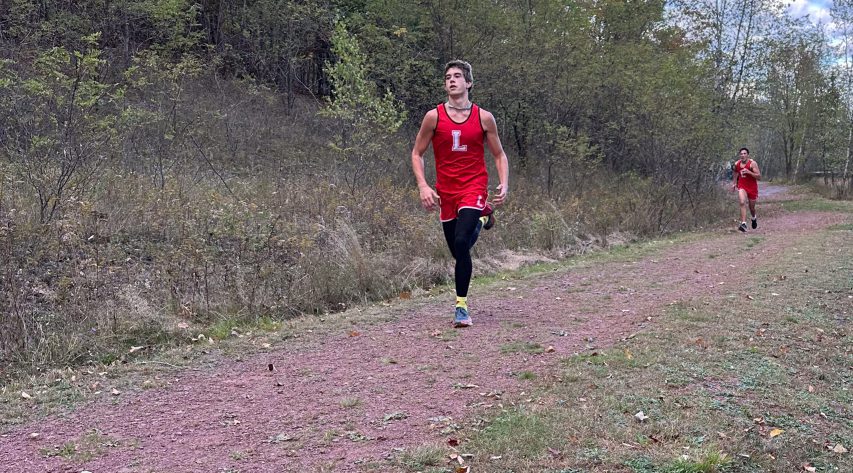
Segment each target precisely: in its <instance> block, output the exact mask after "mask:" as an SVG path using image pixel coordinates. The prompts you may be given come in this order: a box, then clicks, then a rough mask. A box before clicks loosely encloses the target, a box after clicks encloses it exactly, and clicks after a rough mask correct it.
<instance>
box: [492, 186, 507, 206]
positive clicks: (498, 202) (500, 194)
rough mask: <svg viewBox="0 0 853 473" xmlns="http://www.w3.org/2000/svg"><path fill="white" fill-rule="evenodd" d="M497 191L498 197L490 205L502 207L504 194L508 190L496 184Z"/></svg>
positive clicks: (504, 198) (504, 199)
mask: <svg viewBox="0 0 853 473" xmlns="http://www.w3.org/2000/svg"><path fill="white" fill-rule="evenodd" d="M497 189H498V195H496V196H495V198H494V199H492V203H493V204H495V205H503V203H504V201H506V194H507V192H508V191H509V189H507V188H505V187H504V186H503V184H498V187H497Z"/></svg>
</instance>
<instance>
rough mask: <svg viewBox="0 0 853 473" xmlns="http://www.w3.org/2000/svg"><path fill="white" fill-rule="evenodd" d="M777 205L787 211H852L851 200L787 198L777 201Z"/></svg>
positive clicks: (852, 202)
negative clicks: (786, 199)
mask: <svg viewBox="0 0 853 473" xmlns="http://www.w3.org/2000/svg"><path fill="white" fill-rule="evenodd" d="M779 205H780V206H781V207H782V208H783V209H785V210H787V211H789V212H800V211H817V212H853V201H844V200H827V199H820V198H807V199H799V200H788V201H782V202H779Z"/></svg>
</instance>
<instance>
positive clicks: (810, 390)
mask: <svg viewBox="0 0 853 473" xmlns="http://www.w3.org/2000/svg"><path fill="white" fill-rule="evenodd" d="M809 392H810V393H813V392H814V386H812V385H811V384H810V385H809Z"/></svg>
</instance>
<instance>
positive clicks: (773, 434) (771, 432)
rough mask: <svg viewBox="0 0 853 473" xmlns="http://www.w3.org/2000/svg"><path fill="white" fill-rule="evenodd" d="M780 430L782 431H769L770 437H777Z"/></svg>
mask: <svg viewBox="0 0 853 473" xmlns="http://www.w3.org/2000/svg"><path fill="white" fill-rule="evenodd" d="M782 432H784V430H782V429H773V430H771V431H770V438H773V437H778V436H779V435H782Z"/></svg>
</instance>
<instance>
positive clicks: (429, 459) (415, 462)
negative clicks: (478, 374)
mask: <svg viewBox="0 0 853 473" xmlns="http://www.w3.org/2000/svg"><path fill="white" fill-rule="evenodd" d="M445 452H446V450H445V448H444V447H440V446H435V445H426V446H422V447H416V448H412V449H408V450H405V451H403V452H402V453H401V454H400V455H399V456H398V457H397V458H396V460H395V462H396V463H397V465H399V466H401V467H403V468H405V469H406V471H410V472H416V471H424V469H426V468H427V467H436V466H439V465H443V464H444V458H445Z"/></svg>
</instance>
